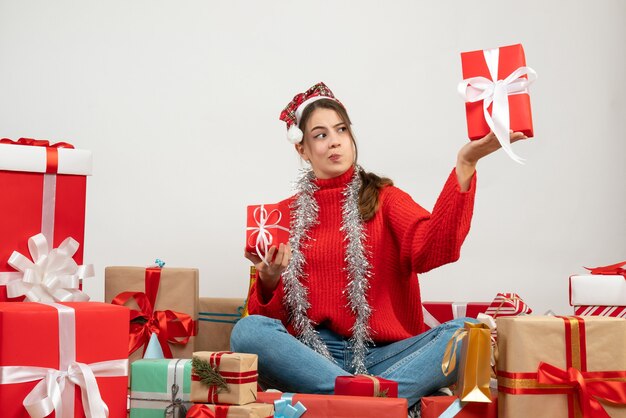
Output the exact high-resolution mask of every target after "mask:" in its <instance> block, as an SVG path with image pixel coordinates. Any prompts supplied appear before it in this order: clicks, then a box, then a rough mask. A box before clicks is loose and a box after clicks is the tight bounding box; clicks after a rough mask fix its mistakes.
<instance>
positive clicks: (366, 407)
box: [257, 392, 408, 418]
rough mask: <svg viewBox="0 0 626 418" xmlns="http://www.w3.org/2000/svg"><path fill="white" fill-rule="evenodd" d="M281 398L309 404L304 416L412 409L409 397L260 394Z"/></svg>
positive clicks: (394, 415) (400, 415)
mask: <svg viewBox="0 0 626 418" xmlns="http://www.w3.org/2000/svg"><path fill="white" fill-rule="evenodd" d="M278 400H287V401H288V402H289V403H290V404H292V405H297V404H298V402H300V403H302V405H303V406H304V407H305V408H306V412H305V413H304V415H303V418H305V417H306V418H328V417H341V418H347V417H360V418H380V417H385V418H406V416H407V410H408V402H407V400H406V399H405V398H374V397H371V396H368V397H364V396H342V395H309V394H302V393H296V394H293V393H284V394H283V393H280V392H259V393H258V395H257V402H263V403H274V401H278Z"/></svg>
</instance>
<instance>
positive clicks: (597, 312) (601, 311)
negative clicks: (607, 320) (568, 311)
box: [574, 305, 626, 318]
mask: <svg viewBox="0 0 626 418" xmlns="http://www.w3.org/2000/svg"><path fill="white" fill-rule="evenodd" d="M574 315H578V316H611V317H613V318H626V306H597V305H596V306H584V305H583V306H574Z"/></svg>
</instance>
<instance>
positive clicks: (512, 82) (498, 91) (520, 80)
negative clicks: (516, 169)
mask: <svg viewBox="0 0 626 418" xmlns="http://www.w3.org/2000/svg"><path fill="white" fill-rule="evenodd" d="M483 54H484V56H485V62H486V63H487V67H488V68H489V73H490V74H491V80H490V79H488V78H485V77H471V78H467V79H465V80H463V81H461V82H460V83H459V86H458V91H459V94H460V95H461V97H462V98H463V99H464V100H465V101H466V102H468V103H474V102H478V101H481V100H482V101H483V113H484V115H485V121H486V122H487V125H489V128H490V129H491V130H492V131H493V133H494V134H495V135H496V138H498V142H500V145H502V148H503V149H504V151H505V152H506V153H507V154H508V156H509V157H511V158H512V159H513V161H515V162H518V163H520V164H523V162H524V159H523V158H521V157H519V156H518V155H517V154H515V153H514V152H513V149H512V148H511V138H510V136H509V127H510V116H509V97H508V96H509V95H512V94H523V93H528V86H529V85H530V84H531V83H532V82H533V81H535V80H536V79H537V73H536V72H535V70H533V69H532V68H530V67H519V68H518V69H516V70H515V71H513V72H512V73H511V74H509V76H508V77H507V78H505V79H504V80H498V60H499V49H498V48H494V49H487V50H484V51H483ZM524 75H525V76H526V77H527V78H526V77H523V76H524ZM494 80H495V81H494ZM492 103H493V108H492V109H491V115H490V114H489V110H488V109H489V106H490V105H491V104H492Z"/></svg>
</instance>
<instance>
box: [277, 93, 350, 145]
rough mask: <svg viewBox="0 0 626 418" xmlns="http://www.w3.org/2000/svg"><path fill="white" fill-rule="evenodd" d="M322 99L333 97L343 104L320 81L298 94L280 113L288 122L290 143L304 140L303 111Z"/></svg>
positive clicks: (281, 117)
mask: <svg viewBox="0 0 626 418" xmlns="http://www.w3.org/2000/svg"><path fill="white" fill-rule="evenodd" d="M320 99H331V100H334V101H336V102H337V103H339V104H341V102H340V101H339V100H337V99H336V98H335V95H334V94H333V92H332V91H331V90H330V89H329V88H328V87H327V86H326V84H324V83H322V82H320V83H317V84H315V85H314V86H313V87H311V88H310V89H308V90H307V91H305V92H304V93H299V94H296V95H295V96H294V98H293V100H292V101H291V102H289V104H287V106H286V107H285V108H284V109H283V111H282V112H281V113H280V120H282V121H283V122H285V123H287V140H288V141H289V142H290V143H292V144H297V143H299V142H300V141H302V138H304V134H303V132H302V130H300V128H299V127H298V124H299V122H300V118H301V116H302V112H303V111H304V109H305V108H306V107H307V106H308V105H310V104H311V103H313V102H315V101H317V100H320ZM342 106H343V105H342Z"/></svg>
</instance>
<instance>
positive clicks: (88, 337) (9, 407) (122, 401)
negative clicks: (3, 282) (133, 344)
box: [0, 302, 129, 418]
mask: <svg viewBox="0 0 626 418" xmlns="http://www.w3.org/2000/svg"><path fill="white" fill-rule="evenodd" d="M128 317H129V312H128V308H124V307H120V306H112V305H109V304H105V303H98V302H76V303H52V304H42V303H30V302H25V303H6V302H2V303H0V409H1V410H2V414H1V415H2V416H3V417H11V418H28V417H29V415H30V416H33V417H35V416H37V417H45V416H50V417H57V418H82V417H85V416H88V417H91V416H93V417H96V416H98V417H104V416H105V413H106V410H107V409H108V416H109V418H124V417H126V406H127V405H126V401H127V386H128V385H127V382H128V359H127V355H128V351H127V350H128Z"/></svg>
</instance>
